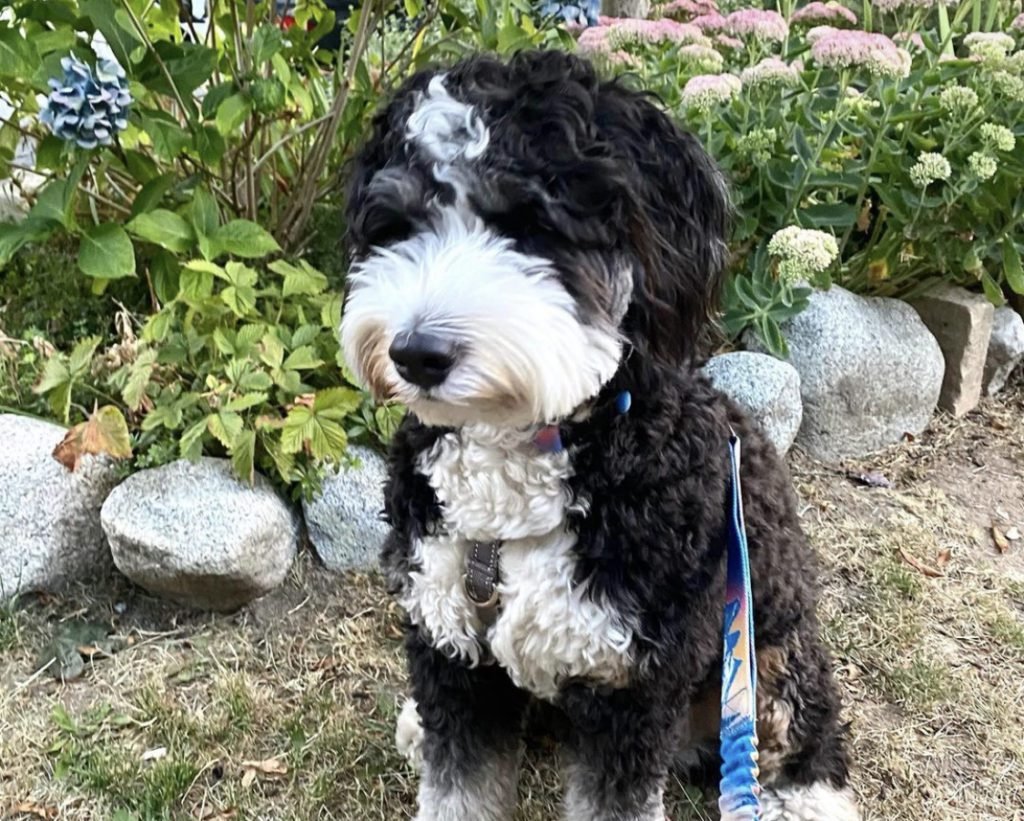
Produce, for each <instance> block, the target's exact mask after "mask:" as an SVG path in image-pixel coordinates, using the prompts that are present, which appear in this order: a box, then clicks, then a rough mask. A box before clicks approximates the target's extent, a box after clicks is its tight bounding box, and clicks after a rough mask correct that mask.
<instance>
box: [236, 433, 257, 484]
mask: <svg viewBox="0 0 1024 821" xmlns="http://www.w3.org/2000/svg"><path fill="white" fill-rule="evenodd" d="M230 450H231V467H233V468H234V470H235V473H236V474H237V475H238V477H239V478H240V479H242V480H243V481H245V482H247V483H248V484H250V485H251V484H252V483H253V482H254V481H255V479H256V465H255V461H256V431H254V430H243V431H241V432H240V433H239V434H238V435H237V436H236V437H235V440H234V441H233V442H232V443H231V448H230Z"/></svg>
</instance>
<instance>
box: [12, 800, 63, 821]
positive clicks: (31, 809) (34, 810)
mask: <svg viewBox="0 0 1024 821" xmlns="http://www.w3.org/2000/svg"><path fill="white" fill-rule="evenodd" d="M12 812H13V814H14V815H31V816H32V817H33V818H45V819H51V818H56V817H57V814H58V813H57V808H56V807H46V806H44V805H42V804H37V803H36V802H35V801H22V802H21V803H20V804H15V805H14V808H13V810H12Z"/></svg>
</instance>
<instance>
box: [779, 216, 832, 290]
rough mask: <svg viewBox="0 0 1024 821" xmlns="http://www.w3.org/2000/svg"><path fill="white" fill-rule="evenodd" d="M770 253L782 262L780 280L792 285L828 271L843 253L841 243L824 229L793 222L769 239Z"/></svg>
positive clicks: (780, 264)
mask: <svg viewBox="0 0 1024 821" xmlns="http://www.w3.org/2000/svg"><path fill="white" fill-rule="evenodd" d="M768 253H769V254H771V255H772V256H773V257H775V258H776V259H778V261H779V264H778V276H779V279H780V280H781V281H782V282H785V283H789V284H792V283H796V282H799V281H801V280H805V279H810V278H812V277H814V276H815V275H816V274H820V273H821V272H822V271H824V270H826V269H827V268H828V267H829V266H830V265H831V264H832V263H833V262H835V261H836V258H837V257H838V256H839V244H838V243H837V242H836V238H835V237H834V236H832V235H831V234H827V233H825V232H824V231H815V230H813V229H811V228H801V227H800V226H798V225H790V226H789V227H787V228H783V229H782V230H780V231H776V232H775V233H774V234H773V235H772V238H771V239H770V240H768Z"/></svg>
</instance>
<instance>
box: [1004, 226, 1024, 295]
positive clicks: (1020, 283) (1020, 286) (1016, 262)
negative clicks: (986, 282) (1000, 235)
mask: <svg viewBox="0 0 1024 821" xmlns="http://www.w3.org/2000/svg"><path fill="white" fill-rule="evenodd" d="M1003 274H1004V275H1005V276H1006V284H1007V285H1009V286H1010V290H1012V291H1013V292H1014V293H1015V294H1024V268H1022V267H1021V264H1020V254H1019V253H1017V247H1016V246H1015V245H1014V244H1013V240H1012V239H1010V238H1009V237H1007V238H1006V239H1004V240H1003Z"/></svg>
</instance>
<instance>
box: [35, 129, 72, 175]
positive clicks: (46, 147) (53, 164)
mask: <svg viewBox="0 0 1024 821" xmlns="http://www.w3.org/2000/svg"><path fill="white" fill-rule="evenodd" d="M65 145H67V143H65V142H64V140H62V139H61V138H60V137H58V136H57V135H55V134H47V135H46V136H45V137H43V139H42V140H41V141H40V142H39V146H38V147H37V148H36V168H41V169H53V170H57V169H59V168H60V166H61V157H62V155H63V153H64V146H65Z"/></svg>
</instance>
